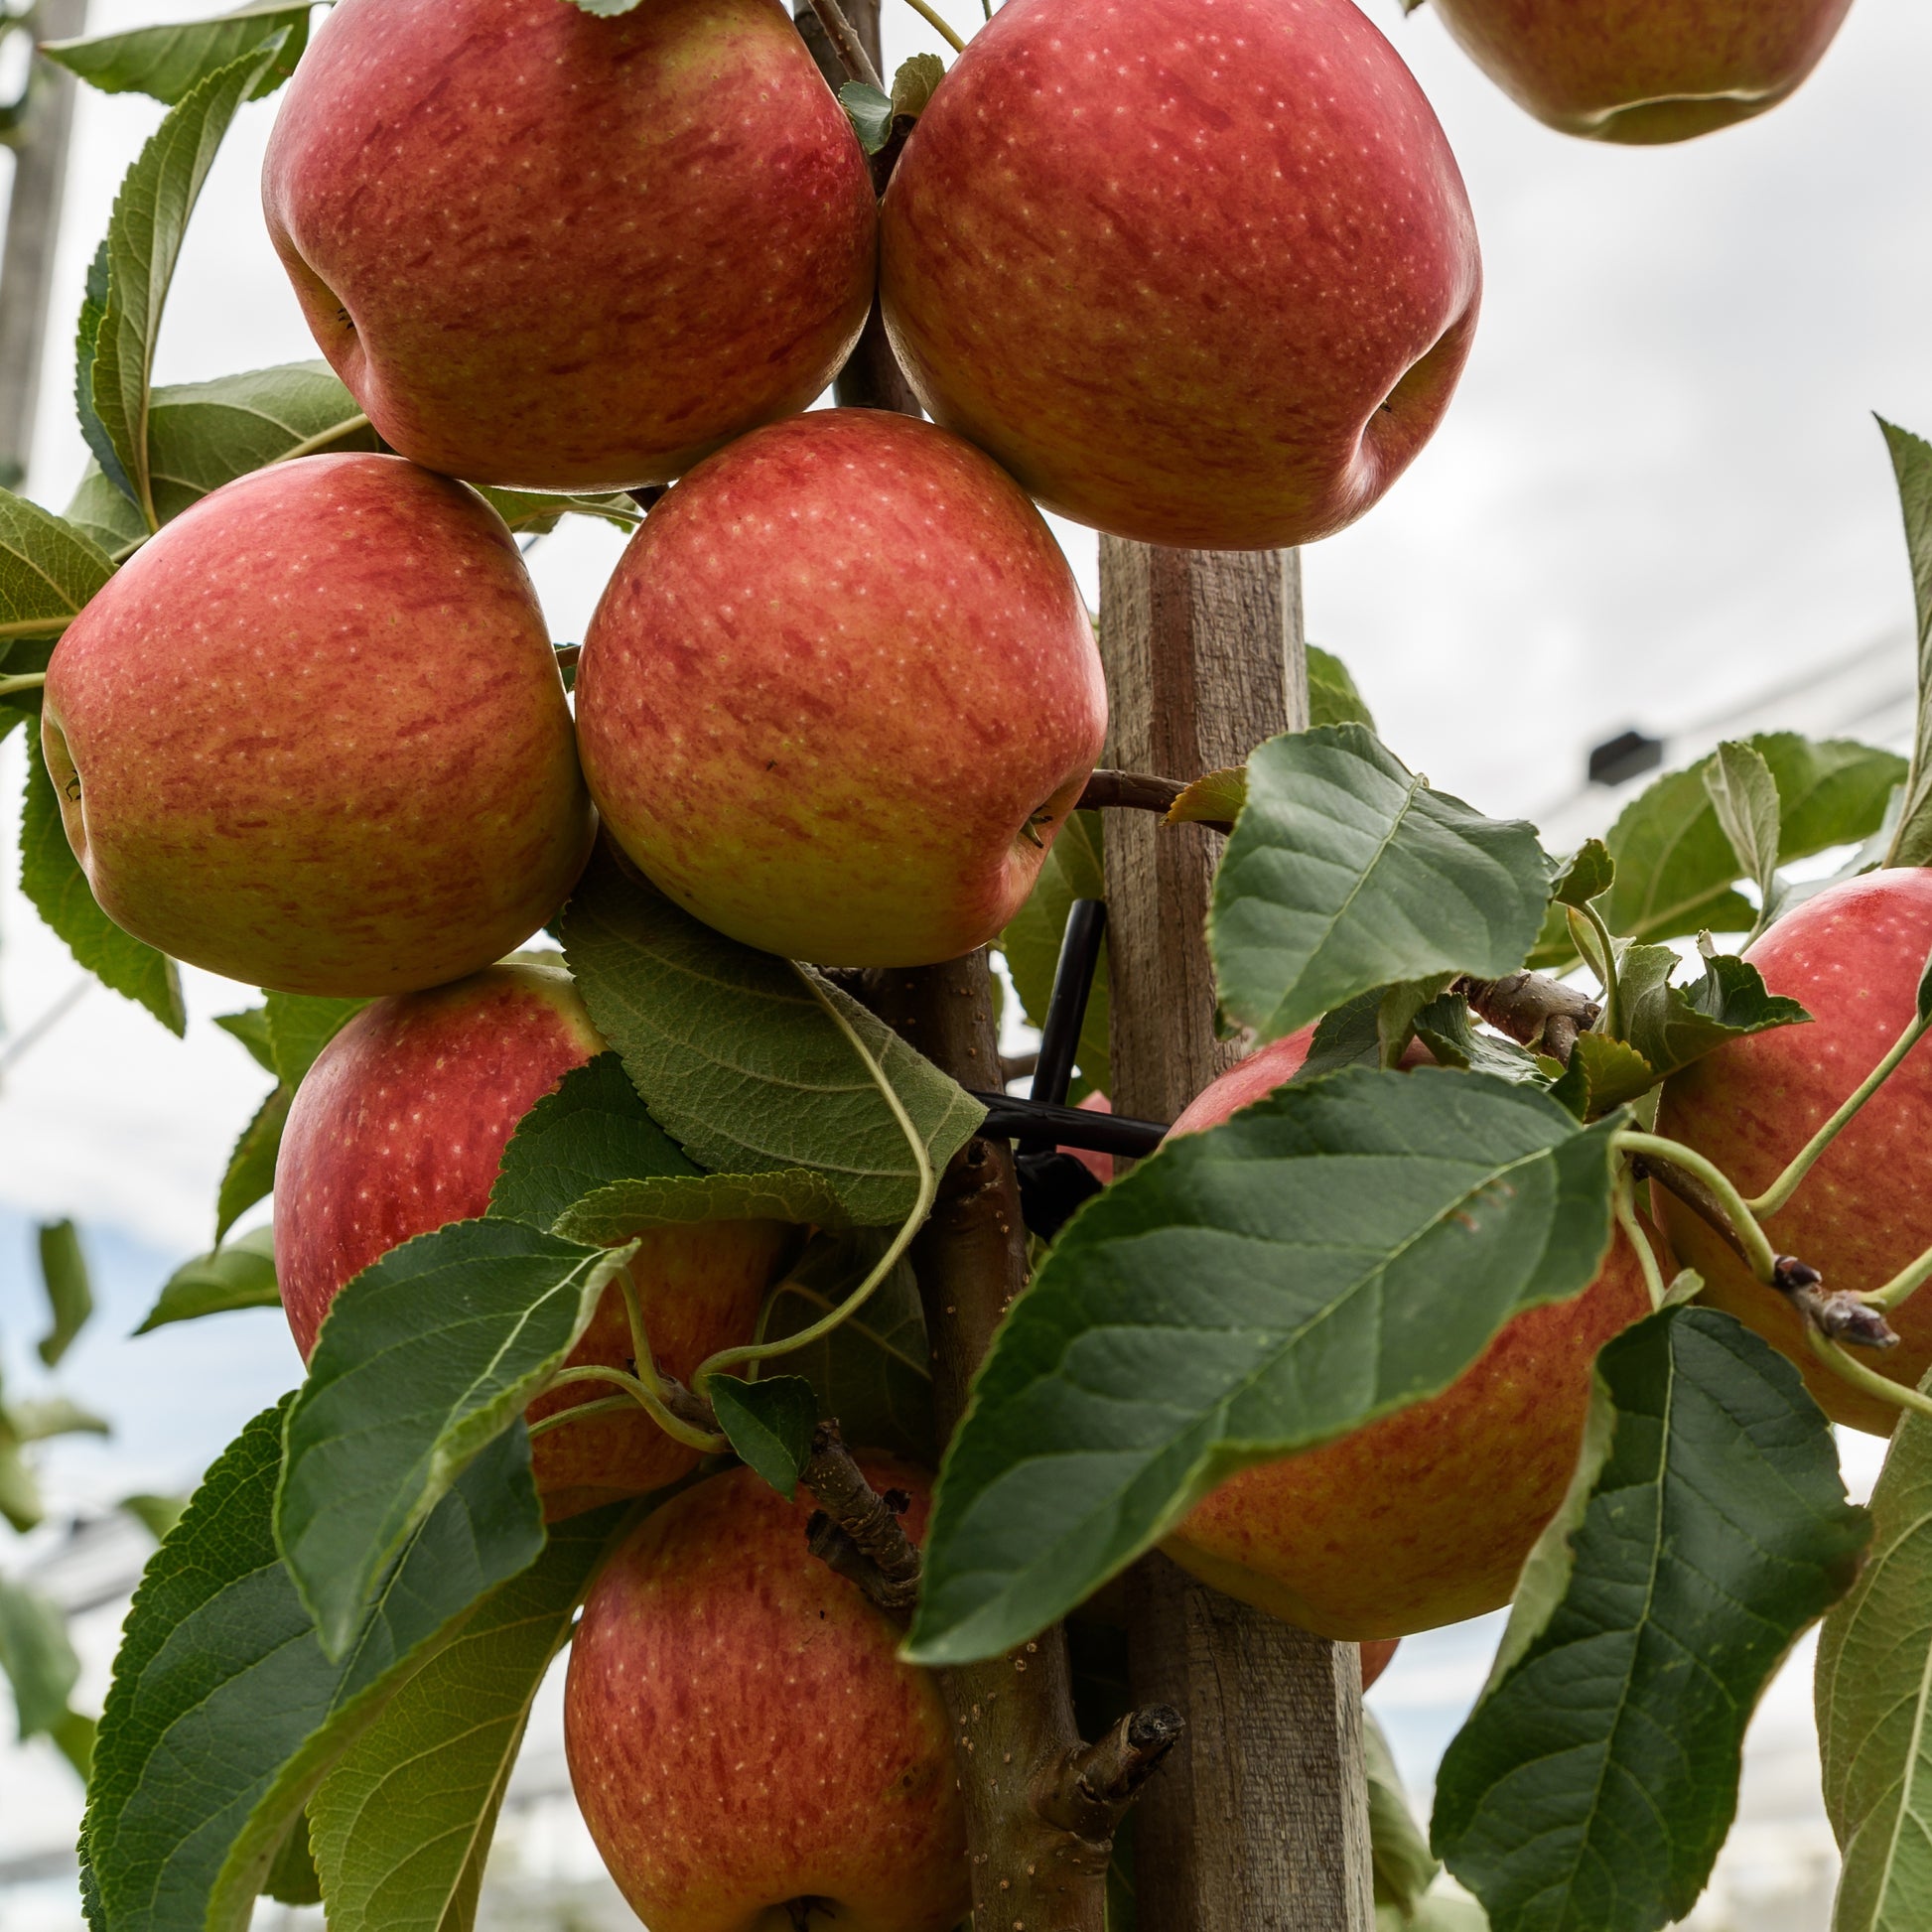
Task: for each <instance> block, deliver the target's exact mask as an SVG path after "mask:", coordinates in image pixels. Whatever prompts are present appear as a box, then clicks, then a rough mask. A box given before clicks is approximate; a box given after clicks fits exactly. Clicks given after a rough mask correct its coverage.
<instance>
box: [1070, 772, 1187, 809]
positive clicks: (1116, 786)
mask: <svg viewBox="0 0 1932 1932" xmlns="http://www.w3.org/2000/svg"><path fill="white" fill-rule="evenodd" d="M1186 789H1187V784H1186V780H1185V779H1182V778H1157V777H1156V776H1155V775H1154V774H1153V772H1151V771H1111V770H1100V771H1096V772H1095V773H1094V774H1093V776H1092V777H1091V778H1089V779H1088V780H1087V788H1086V790H1085V791H1083V792H1081V794H1080V796H1079V800H1078V802H1077V803H1076V804H1075V805H1074V807H1073V809H1074V810H1075V811H1077V812H1095V811H1106V810H1109V809H1118V810H1123V811H1130V812H1160V813H1162V814H1163V815H1165V814H1166V813H1168V812H1169V811H1171V810H1172V809H1173V801H1174V800H1175V799H1176V798H1178V797H1179V796H1180V794H1181V793H1182V792H1183V791H1185V790H1186Z"/></svg>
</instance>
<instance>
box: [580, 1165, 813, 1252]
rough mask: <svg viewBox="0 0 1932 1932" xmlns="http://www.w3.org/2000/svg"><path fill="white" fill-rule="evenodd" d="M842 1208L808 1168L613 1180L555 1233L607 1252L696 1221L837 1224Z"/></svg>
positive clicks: (588, 1198)
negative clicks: (653, 1232)
mask: <svg viewBox="0 0 1932 1932" xmlns="http://www.w3.org/2000/svg"><path fill="white" fill-rule="evenodd" d="M844 1219H845V1210H844V1208H843V1206H842V1204H841V1203H840V1200H839V1197H838V1195H837V1193H835V1192H834V1191H833V1189H832V1187H831V1185H830V1183H829V1182H828V1181H827V1180H826V1178H825V1176H824V1175H823V1174H821V1173H817V1172H816V1171H815V1170H813V1169H811V1168H778V1169H774V1170H772V1171H771V1172H769V1173H700V1174H660V1175H658V1176H657V1177H656V1178H654V1179H644V1180H614V1181H611V1182H610V1183H609V1184H608V1185H607V1186H603V1187H598V1188H594V1189H593V1190H592V1191H591V1192H590V1193H588V1194H586V1195H585V1196H584V1198H583V1199H582V1200H580V1201H576V1202H574V1203H573V1204H572V1205H571V1206H570V1207H568V1208H566V1209H565V1210H564V1211H563V1213H561V1214H560V1215H558V1217H557V1221H556V1231H557V1232H558V1233H559V1234H561V1235H563V1236H564V1237H565V1238H566V1239H568V1240H571V1241H585V1242H589V1243H590V1244H591V1245H592V1246H594V1247H610V1246H613V1245H615V1244H616V1243H618V1242H621V1241H628V1240H630V1239H631V1237H632V1236H634V1235H639V1234H643V1233H645V1232H646V1231H647V1230H648V1229H651V1228H661V1227H678V1226H689V1225H691V1224H692V1223H695V1222H699V1221H790V1222H793V1223H795V1224H796V1225H797V1226H799V1227H820V1226H833V1227H836V1226H840V1225H842V1224H843V1222H844Z"/></svg>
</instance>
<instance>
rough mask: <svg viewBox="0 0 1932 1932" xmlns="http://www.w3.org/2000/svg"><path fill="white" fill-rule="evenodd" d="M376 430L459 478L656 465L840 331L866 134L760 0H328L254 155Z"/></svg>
mask: <svg viewBox="0 0 1932 1932" xmlns="http://www.w3.org/2000/svg"><path fill="white" fill-rule="evenodd" d="M262 199H263V203H264V206H265V207H266V211H267V215H268V227H269V233H270V235H271V237H272V238H273V240H274V243H275V246H276V249H277V250H278V252H279V253H280V254H281V257H282V261H283V264H284V265H285V266H286V267H287V269H288V271H289V274H290V276H291V278H292V279H293V281H294V283H295V288H296V294H297V295H298V297H299V298H300V299H301V302H302V308H303V312H304V314H305V315H306V316H307V317H308V321H309V327H310V328H311V330H313V331H314V333H315V338H316V341H317V342H318V343H319V344H320V345H322V350H323V353H324V354H325V355H327V356H328V357H329V359H330V361H331V362H332V363H333V364H334V365H335V369H336V373H337V374H338V375H340V376H341V377H342V379H343V380H344V381H345V383H347V385H348V386H349V388H350V389H351V390H352V391H353V392H354V394H355V398H356V400H357V401H358V402H359V403H360V404H361V405H362V407H363V408H364V409H365V410H366V411H367V412H368V415H369V419H370V421H371V422H372V423H374V425H375V427H376V429H377V431H378V432H379V433H380V434H381V435H382V437H383V439H384V440H385V441H386V442H388V443H389V444H390V445H391V446H392V447H394V448H395V449H398V450H400V451H401V452H402V453H403V454H404V455H405V456H409V457H414V458H415V459H416V461H417V462H419V463H424V464H427V465H429V467H430V468H431V469H434V470H444V471H448V472H450V473H452V474H454V475H456V476H461V477H468V478H470V479H472V480H473V481H475V482H478V483H510V484H518V485H521V486H523V487H526V488H536V489H618V488H627V487H630V486H632V485H635V484H638V483H662V482H664V481H665V480H666V479H668V478H670V477H674V476H676V475H677V474H678V473H679V472H680V471H681V470H684V469H686V468H687V467H688V466H689V465H690V464H692V463H694V462H695V461H696V460H697V459H698V458H699V457H701V456H703V455H704V454H705V453H706V452H707V451H709V450H713V449H716V448H717V447H718V446H719V445H720V444H722V443H724V442H726V441H728V440H729V439H730V438H732V437H734V436H737V435H739V434H740V433H741V432H743V431H745V430H747V429H750V428H751V427H752V426H753V425H754V424H755V423H761V422H765V421H768V420H769V419H770V418H772V417H774V416H781V415H784V414H785V413H786V412H788V411H790V410H793V409H801V408H803V407H804V405H805V404H806V403H808V402H810V401H811V399H812V398H813V397H814V396H815V395H817V394H818V392H819V391H820V390H821V389H822V388H823V387H824V386H825V384H826V383H827V382H828V381H829V380H830V379H831V376H832V374H833V372H834V371H835V370H836V369H837V368H838V366H839V364H840V363H841V362H843V361H844V360H845V357H846V354H847V353H848V351H849V350H850V349H851V347H852V345H853V344H854V343H855V342H856V341H857V340H858V337H859V331H860V329H861V328H862V327H863V325H864V323H865V319H866V312H867V309H868V306H869V305H870V303H871V300H872V289H873V262H874V257H875V252H876V245H877V228H878V215H877V212H876V203H875V201H874V196H873V188H872V181H871V177H870V174H869V173H868V170H867V165H866V158H865V155H864V154H863V153H862V152H861V150H860V147H859V144H858V141H857V139H856V138H855V137H854V135H853V132H852V129H851V126H850V124H849V123H848V122H847V120H846V117H845V115H844V113H843V111H842V110H841V109H840V107H839V104H838V102H837V101H836V100H835V99H834V98H833V97H832V94H831V92H830V90H829V89H828V88H827V87H826V85H825V82H824V81H823V80H822V79H821V78H820V77H819V73H818V69H816V68H815V67H814V66H813V65H812V59H811V56H810V54H809V53H808V52H807V51H806V48H805V44H804V42H803V41H801V40H800V39H799V37H798V34H797V32H796V30H795V29H794V28H793V26H792V24H791V21H790V20H789V19H788V18H787V16H786V14H785V12H784V10H783V9H782V8H781V7H779V6H777V5H774V4H773V0H650V4H649V5H648V6H642V7H636V8H634V9H633V10H632V11H631V12H629V13H626V14H622V15H621V16H619V17H617V18H610V19H595V18H593V17H592V16H591V15H590V14H588V13H586V12H584V11H583V10H582V9H581V8H578V7H575V6H567V5H563V4H560V0H343V3H342V4H341V5H340V6H338V7H337V8H336V10H335V13H334V14H333V16H332V17H331V18H330V19H329V20H327V21H326V22H325V23H324V25H323V26H322V27H321V29H320V30H319V31H318V32H317V34H316V38H315V43H314V45H313V46H312V47H311V48H310V49H309V52H308V54H307V55H306V56H305V57H304V59H303V61H302V65H301V67H300V68H299V69H297V72H296V75H295V78H294V80H293V81H292V82H291V83H290V85H289V88H288V91H287V93H286V94H285V95H284V96H283V101H282V110H281V115H280V118H279V119H278V120H277V122H276V124H275V132H274V136H273V138H272V139H271V141H270V143H269V148H268V157H267V162H266V165H265V168H264V171H263V177H262Z"/></svg>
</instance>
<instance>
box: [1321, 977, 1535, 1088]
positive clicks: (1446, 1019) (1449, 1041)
mask: <svg viewBox="0 0 1932 1932" xmlns="http://www.w3.org/2000/svg"><path fill="white" fill-rule="evenodd" d="M1323 1024H1324V1025H1325V1024H1326V1023H1325V1022H1324V1023H1323ZM1415 1028H1416V1036H1417V1037H1418V1038H1419V1039H1420V1040H1421V1041H1422V1043H1423V1044H1424V1045H1425V1046H1427V1047H1428V1048H1429V1051H1430V1056H1431V1057H1432V1058H1433V1059H1434V1060H1435V1062H1436V1064H1437V1065H1438V1066H1457V1067H1461V1068H1462V1069H1463V1070H1464V1071H1466V1072H1471V1073H1490V1074H1493V1075H1495V1077H1496V1078H1497V1079H1499V1080H1515V1081H1518V1082H1522V1083H1532V1084H1538V1085H1541V1084H1545V1083H1546V1082H1547V1077H1548V1076H1547V1075H1546V1074H1545V1073H1544V1071H1543V1063H1542V1062H1541V1061H1540V1060H1538V1058H1537V1056H1536V1055H1535V1054H1534V1053H1532V1052H1531V1051H1530V1049H1529V1048H1528V1047H1527V1046H1519V1045H1518V1044H1517V1043H1516V1041H1515V1040H1513V1039H1505V1038H1504V1037H1503V1036H1502V1035H1501V1034H1491V1033H1484V1032H1482V1031H1481V1030H1480V1029H1478V1028H1477V1026H1476V1024H1475V1019H1474V1016H1473V1015H1471V1013H1470V1012H1469V1003H1468V1001H1467V1000H1465V999H1464V998H1463V997H1462V995H1461V994H1459V993H1444V994H1441V995H1440V996H1438V997H1437V998H1436V999H1434V1000H1432V1001H1430V1003H1429V1004H1428V1005H1427V1006H1425V1007H1424V1008H1422V1010H1421V1011H1420V1012H1419V1013H1418V1014H1417V1015H1416V1021H1415ZM1318 1037H1319V1035H1317V1038H1318Z"/></svg>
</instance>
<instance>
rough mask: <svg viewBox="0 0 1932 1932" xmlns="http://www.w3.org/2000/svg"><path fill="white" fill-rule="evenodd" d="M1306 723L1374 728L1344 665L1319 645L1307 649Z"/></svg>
mask: <svg viewBox="0 0 1932 1932" xmlns="http://www.w3.org/2000/svg"><path fill="white" fill-rule="evenodd" d="M1308 664H1309V723H1310V724H1311V725H1366V726H1367V727H1368V728H1369V730H1370V731H1373V730H1374V729H1375V716H1374V714H1373V713H1372V712H1371V711H1370V710H1369V708H1368V706H1367V704H1366V703H1364V702H1363V699H1362V694H1361V693H1360V692H1359V691H1358V690H1356V688H1355V680H1354V679H1353V678H1352V677H1350V676H1349V674H1348V666H1347V665H1346V664H1344V663H1343V662H1342V661H1341V659H1340V658H1339V657H1337V656H1336V655H1335V654H1334V652H1333V651H1331V650H1323V649H1322V648H1321V646H1320V645H1319V644H1310V645H1309V646H1308Z"/></svg>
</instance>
